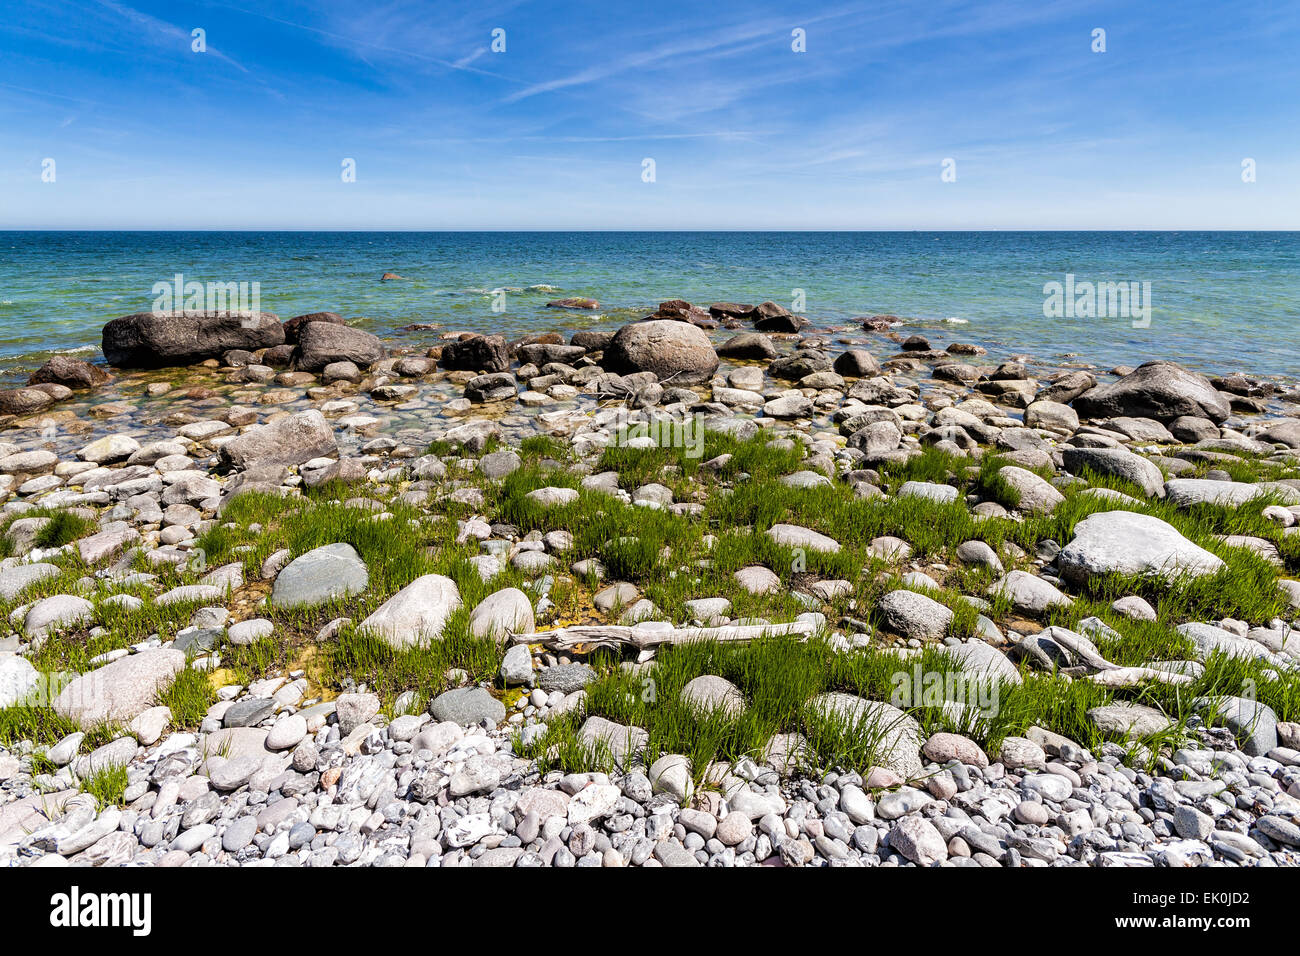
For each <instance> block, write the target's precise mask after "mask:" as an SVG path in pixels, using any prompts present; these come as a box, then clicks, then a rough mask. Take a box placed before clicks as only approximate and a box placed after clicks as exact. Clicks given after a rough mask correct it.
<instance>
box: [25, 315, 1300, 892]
mask: <svg viewBox="0 0 1300 956" xmlns="http://www.w3.org/2000/svg"><path fill="white" fill-rule="evenodd" d="M719 291H720V292H721V293H723V294H725V290H719ZM643 311H644V313H645V314H644V316H643V317H638V318H636V319H627V320H623V319H619V320H618V321H617V322H611V321H608V320H607V319H602V316H601V306H600V303H599V302H598V301H596V300H591V299H585V298H581V297H564V298H557V299H555V300H554V301H552V302H550V303H549V308H548V312H547V314H548V315H552V316H553V319H554V321H553V328H552V329H550V330H549V331H537V332H533V333H531V334H527V335H520V336H512V337H507V336H505V335H498V334H482V333H481V332H469V331H460V330H456V329H439V330H437V332H436V335H437V343H436V344H433V345H426V344H421V345H419V346H413V345H411V344H410V343H409V341H408V340H406V339H403V338H402V337H401V336H392V337H386V338H380V337H378V336H376V335H374V334H372V333H370V332H367V331H364V330H363V329H361V328H358V327H357V326H356V325H355V324H353V323H350V321H349V320H348V319H347V318H345V317H343V316H342V315H340V314H337V313H334V312H328V311H322V312H312V313H307V314H303V315H299V316H294V317H292V318H287V319H285V320H283V321H282V320H281V318H280V317H279V316H276V315H273V314H271V313H265V312H258V313H247V312H165V313H137V314H132V315H127V316H123V317H121V318H118V319H115V320H113V321H112V322H110V323H108V324H107V325H106V326H105V327H104V330H103V333H102V340H101V347H100V354H99V355H97V356H96V355H83V356H79V357H73V356H66V355H65V356H55V357H53V358H51V359H50V360H49V361H48V362H47V363H45V364H44V365H43V366H42V367H41V368H40V369H39V370H37V371H35V372H34V373H32V375H31V376H30V380H29V381H28V382H26V383H23V384H18V385H16V386H15V387H13V388H8V389H5V390H3V391H0V501H2V502H3V504H2V505H0V509H2V510H0V548H2V549H3V550H0V554H2V555H3V560H2V561H0V611H2V612H3V617H2V618H0V866H5V867H20V866H74V867H75V866H190V867H193V866H290V867H299V866H303V867H308V866H309V867H329V866H388V867H416V866H497V867H508V866H520V867H527V866H531V867H540V866H555V867H575V866H577V867H588V866H606V867H620V866H648V867H656V866H669V867H696V866H711V867H733V866H777V867H815V866H839V867H843V866H855V867H857V866H871V867H875V866H904V867H930V866H967V867H969V866H979V867H1007V868H1017V867H1042V866H1051V867H1058V866H1089V867H1179V868H1181V867H1192V866H1214V865H1218V866H1242V867H1257V866H1279V865H1294V864H1296V863H1300V636H1297V635H1296V634H1295V633H1294V631H1293V627H1294V626H1295V625H1296V624H1297V622H1298V621H1300V580H1297V577H1300V391H1297V390H1296V388H1295V387H1294V384H1293V383H1292V382H1291V381H1290V380H1288V379H1286V378H1284V377H1281V376H1274V375H1254V374H1251V373H1250V372H1249V371H1246V372H1236V373H1233V374H1227V375H1213V374H1206V373H1205V371H1204V370H1200V369H1198V368H1195V367H1189V366H1187V365H1183V364H1177V363H1174V362H1169V361H1162V360H1160V359H1159V358H1158V357H1157V356H1151V359H1152V360H1151V361H1147V362H1145V363H1143V364H1140V365H1137V366H1133V367H1130V366H1119V367H1111V366H1101V365H1096V364H1090V363H1089V361H1088V358H1087V356H1083V355H1081V356H1079V357H1077V358H1073V359H1070V360H1068V361H1061V360H1059V359H1053V360H1051V361H1046V360H1040V359H1038V358H1036V357H1035V356H1033V355H1028V354H1019V355H1014V356H1010V357H1009V358H1007V360H1002V359H1001V358H999V360H998V361H996V362H994V361H990V360H989V352H988V350H987V349H986V347H985V346H984V345H983V344H981V342H980V341H979V340H978V338H977V337H976V336H970V337H966V332H965V331H964V330H963V328H962V327H961V326H951V327H949V328H945V329H942V330H938V331H935V330H927V331H926V333H925V334H914V333H913V332H912V331H910V330H909V329H908V327H907V325H906V324H904V322H903V320H900V319H899V318H898V317H897V316H889V315H863V316H858V317H854V318H852V319H847V320H846V319H842V318H836V319H833V320H818V319H817V318H816V317H815V316H814V317H812V318H810V317H808V316H805V315H801V314H795V313H792V312H790V311H788V310H787V309H785V308H784V307H782V306H781V305H778V304H776V303H775V302H770V301H768V302H762V303H758V304H754V303H745V302H740V303H737V302H726V301H718V302H713V303H706V304H693V303H691V302H687V301H684V300H680V299H674V300H670V301H665V302H662V303H659V304H658V305H657V306H654V305H651V306H649V307H648V308H646V309H644V310H643ZM570 317H573V321H570ZM579 319H580V321H578V320H579ZM426 331H427V330H426ZM86 358H89V359H92V361H86V360H85V359H86ZM1242 361H1248V357H1242Z"/></svg>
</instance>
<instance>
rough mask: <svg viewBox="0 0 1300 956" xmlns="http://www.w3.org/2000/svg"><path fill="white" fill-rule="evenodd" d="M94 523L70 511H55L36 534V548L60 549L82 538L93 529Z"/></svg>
mask: <svg viewBox="0 0 1300 956" xmlns="http://www.w3.org/2000/svg"><path fill="white" fill-rule="evenodd" d="M95 527H96V525H95V522H93V521H91V520H90V519H89V518H83V517H82V516H81V515H78V514H74V513H73V512H71V511H56V512H54V513H53V514H52V515H51V516H50V520H49V521H48V522H47V523H46V524H44V525H42V526H41V528H40V530H39V531H37V532H36V538H35V541H34V543H35V545H36V547H38V548H61V547H63V546H64V545H65V544H69V543H71V542H73V541H76V540H77V539H78V538H81V537H84V536H85V535H87V534H89V533H90V532H91V531H93V530H94V529H95Z"/></svg>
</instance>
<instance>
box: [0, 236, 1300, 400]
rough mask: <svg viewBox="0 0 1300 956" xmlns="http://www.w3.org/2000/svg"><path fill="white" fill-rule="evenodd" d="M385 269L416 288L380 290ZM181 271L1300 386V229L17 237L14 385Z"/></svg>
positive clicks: (6, 255)
mask: <svg viewBox="0 0 1300 956" xmlns="http://www.w3.org/2000/svg"><path fill="white" fill-rule="evenodd" d="M386 271H393V272H397V273H400V274H401V275H402V276H404V277H406V280H407V281H402V282H382V283H381V282H380V281H379V277H380V276H381V275H382V274H383V273H384V272H386ZM177 273H181V274H183V275H184V277H185V279H186V280H198V281H201V282H250V283H251V282H257V283H259V287H260V296H261V307H262V308H263V309H266V310H269V311H272V312H276V313H278V314H279V315H280V316H281V317H282V318H287V317H288V316H291V315H296V314H299V313H302V312H311V311H320V310H330V311H335V312H340V313H342V314H343V315H345V316H347V317H348V318H350V319H353V320H355V321H356V324H358V325H360V326H362V327H364V328H368V329H370V330H371V331H373V332H376V333H377V334H380V335H386V334H392V333H394V332H395V330H398V329H400V328H401V327H402V326H406V325H409V324H412V323H424V322H428V323H438V324H439V325H440V326H441V327H442V328H444V329H455V330H461V329H471V330H477V331H500V332H505V333H508V334H517V333H520V332H524V331H531V330H552V329H564V328H569V329H572V328H578V327H591V326H616V325H619V324H622V323H623V322H626V321H627V320H628V319H630V318H634V317H638V316H640V315H644V314H646V313H647V311H649V310H652V309H653V307H654V306H655V304H656V303H658V302H659V301H660V300H663V299H670V298H683V299H688V300H690V301H693V302H700V303H705V304H707V303H709V302H712V301H717V300H720V299H727V300H732V301H744V302H750V301H752V302H758V301H762V300H764V299H773V300H775V301H777V302H780V303H782V304H783V305H786V306H787V307H789V306H791V304H792V302H793V300H794V297H795V296H796V295H797V293H796V291H795V290H803V295H804V300H805V312H806V314H807V315H808V317H809V318H811V319H812V320H813V321H814V322H815V323H817V324H819V325H826V326H833V325H837V324H842V323H843V322H844V321H845V320H847V319H849V318H852V317H854V316H860V315H869V314H874V313H892V314H896V315H899V316H901V317H903V318H905V319H906V320H907V323H908V325H909V326H914V327H915V329H916V331H920V332H922V333H924V334H927V335H928V336H930V338H931V339H932V341H934V342H936V343H937V344H944V343H946V342H948V341H953V340H957V341H968V342H976V343H978V344H981V345H984V346H985V347H986V348H988V349H989V350H990V352H991V353H992V354H993V355H994V356H1002V355H1007V354H1012V353H1021V352H1023V353H1027V354H1030V355H1032V356H1034V357H1036V358H1039V359H1042V360H1046V361H1052V360H1056V359H1060V358H1063V357H1065V356H1078V357H1079V358H1080V359H1083V360H1085V361H1090V362H1096V363H1099V364H1105V365H1114V364H1121V363H1122V364H1130V365H1135V364H1138V363H1139V362H1141V361H1144V360H1146V359H1150V358H1170V359H1174V360H1176V361H1180V362H1184V363H1186V364H1189V365H1191V366H1193V367H1197V368H1200V369H1202V370H1204V371H1207V372H1216V373H1226V372H1230V371H1235V370H1242V371H1247V372H1253V373H1259V374H1268V375H1279V376H1287V377H1297V376H1300V233H1294V232H1292V233H1278V232H1259V233H1253V232H1240V233H1223V232H1208V233H1194V232H1193V233H1187V232H1183V233H1172V232H1137V233H1099V232H1073V233H1072V232H1019V233H1018V232H978V233H960V232H940V233H924V232H905V233H897V232H896V233H880V232H870V233H844V232H836V233H808V232H797V233H734V232H721V233H698V232H691V233H668V232H651V233H614V232H594V233H592V232H583V233H566V232H519V233H487V232H483V233H478V232H449V233H413V232H394V233H380V232H353V233H341V232H192V233H187V232H0V378H2V379H4V380H5V381H8V382H12V381H14V380H16V379H17V378H19V377H21V376H25V375H26V374H27V373H28V372H30V370H31V369H33V368H35V367H37V366H38V365H39V364H40V363H41V362H42V361H44V359H45V358H46V357H47V356H48V355H49V354H51V353H53V352H68V353H76V354H82V355H84V356H85V357H87V358H90V359H91V360H95V359H97V358H98V345H99V341H100V335H99V333H100V329H101V328H102V326H103V325H104V323H105V322H107V321H108V320H109V319H112V318H115V317H116V316H119V315H124V314H126V313H129V312H138V311H144V310H147V309H149V308H150V306H151V304H152V302H153V299H154V295H153V291H152V290H153V287H154V284H155V283H157V282H160V281H163V282H170V281H171V280H172V279H173V277H174V276H175V274H177ZM1066 274H1074V275H1075V276H1076V281H1079V282H1082V281H1092V282H1105V281H1136V282H1139V283H1141V282H1149V283H1151V296H1152V311H1151V320H1150V326H1149V327H1148V328H1133V325H1132V321H1131V320H1130V319H1128V318H1053V319H1049V318H1045V317H1044V315H1043V302H1044V291H1043V286H1044V284H1045V283H1048V282H1052V281H1056V282H1064V280H1065V276H1066ZM497 289H504V290H506V292H505V295H504V299H503V300H500V299H499V300H498V301H503V304H504V306H505V310H504V311H502V312H496V311H493V308H492V306H493V301H494V297H493V295H492V293H493V290H497ZM561 295H563V296H575V295H582V296H590V297H592V298H595V299H598V300H599V301H600V303H601V306H602V310H601V316H598V317H589V316H585V315H581V314H570V313H565V312H558V311H556V310H553V309H546V308H545V307H544V306H545V303H546V302H547V301H548V300H550V299H554V298H556V297H559V296H561ZM398 334H401V333H398ZM437 335H438V333H437V332H426V333H418V334H416V335H415V336H412V335H411V334H410V333H406V334H405V336H406V337H407V338H408V339H410V340H412V341H413V342H418V343H421V344H422V343H424V342H426V341H428V342H432V341H436V339H437ZM421 336H423V337H421Z"/></svg>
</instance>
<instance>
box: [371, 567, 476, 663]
mask: <svg viewBox="0 0 1300 956" xmlns="http://www.w3.org/2000/svg"><path fill="white" fill-rule="evenodd" d="M460 606H461V601H460V591H459V590H458V589H457V588H456V582H455V581H453V580H452V579H451V578H449V577H445V576H444V575H441V574H426V575H423V576H422V577H418V578H416V579H415V580H414V581H412V582H411V583H410V584H408V585H407V586H406V587H404V588H402V589H401V590H400V591H398V592H397V593H396V594H394V595H393V596H392V597H390V598H389V599H388V600H387V601H385V602H384V603H383V604H381V605H380V606H379V607H378V608H377V609H376V610H375V612H374V613H373V614H371V615H370V616H369V617H367V618H366V619H365V620H364V621H362V622H361V626H360V630H362V631H365V632H367V633H369V634H373V635H374V636H376V637H378V638H380V639H381V640H383V641H384V642H385V643H387V644H389V645H391V646H393V647H396V648H405V647H412V646H425V645H427V644H428V643H429V642H430V641H435V640H440V639H441V638H442V629H443V627H444V626H445V625H446V623H447V618H448V617H450V616H451V613H452V612H453V611H455V610H457V609H458V608H459V607H460Z"/></svg>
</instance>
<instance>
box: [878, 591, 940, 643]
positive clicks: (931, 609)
mask: <svg viewBox="0 0 1300 956" xmlns="http://www.w3.org/2000/svg"><path fill="white" fill-rule="evenodd" d="M878 607H879V609H880V615H881V617H882V619H883V620H884V622H885V626H886V627H887V628H889V630H891V631H893V632H894V633H896V634H902V635H903V636H904V637H908V638H915V639H916V640H923V641H938V640H942V639H943V636H944V634H946V633H947V631H948V625H949V624H951V623H952V611H951V610H950V609H949V608H947V607H945V606H944V605H942V604H940V603H939V602H938V601H936V600H935V599H934V598H930V597H926V596H925V595H924V594H920V593H918V592H916V591H906V590H898V591H890V592H889V593H888V594H886V595H885V596H884V597H883V598H881V599H880V604H879V605H878Z"/></svg>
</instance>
